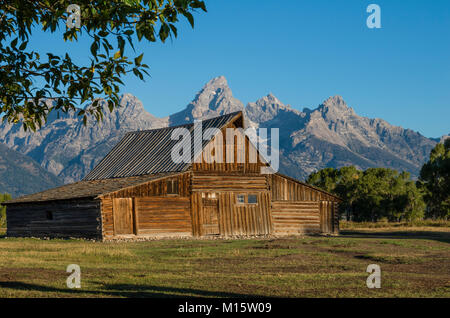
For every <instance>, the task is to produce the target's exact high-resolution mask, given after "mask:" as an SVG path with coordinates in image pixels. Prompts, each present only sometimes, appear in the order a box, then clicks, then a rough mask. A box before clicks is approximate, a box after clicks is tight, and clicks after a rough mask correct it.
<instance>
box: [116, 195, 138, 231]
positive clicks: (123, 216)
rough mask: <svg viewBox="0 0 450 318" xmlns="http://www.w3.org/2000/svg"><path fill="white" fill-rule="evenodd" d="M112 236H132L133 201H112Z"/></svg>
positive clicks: (128, 199) (126, 199)
mask: <svg viewBox="0 0 450 318" xmlns="http://www.w3.org/2000/svg"><path fill="white" fill-rule="evenodd" d="M113 213H114V235H124V234H133V233H134V231H133V200H132V199H131V198H125V199H113Z"/></svg>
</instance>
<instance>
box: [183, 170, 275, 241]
mask: <svg viewBox="0 0 450 318" xmlns="http://www.w3.org/2000/svg"><path fill="white" fill-rule="evenodd" d="M191 189H192V195H191V202H192V221H193V224H192V230H193V235H194V236H203V235H204V233H203V231H202V220H203V219H204V218H203V214H202V213H203V197H205V196H206V195H208V194H215V196H216V198H217V200H218V222H219V231H220V235H222V236H235V235H267V234H270V233H271V232H272V219H271V211H270V192H269V191H268V189H269V187H268V184H267V177H266V176H265V175H261V174H232V173H227V174H221V173H204V172H202V173H201V172H194V173H193V175H192V187H191ZM238 194H243V195H245V196H248V195H249V194H255V195H257V197H258V203H257V204H248V203H246V204H237V202H236V196H237V195H238ZM202 196H203V197H202Z"/></svg>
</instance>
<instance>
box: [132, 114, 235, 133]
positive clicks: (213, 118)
mask: <svg viewBox="0 0 450 318" xmlns="http://www.w3.org/2000/svg"><path fill="white" fill-rule="evenodd" d="M238 113H242V110H239V111H235V112H232V113H228V114H224V115H220V116H216V117H211V118H208V119H202V121H209V120H216V119H218V118H222V117H225V116H235V115H237V114H238ZM192 125H194V122H190V123H186V124H180V125H175V126H167V127H160V128H154V129H145V130H134V131H129V132H127V133H126V135H128V134H139V133H145V132H151V131H158V130H165V129H175V128H181V127H189V126H192Z"/></svg>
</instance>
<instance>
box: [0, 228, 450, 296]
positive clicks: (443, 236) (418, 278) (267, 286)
mask: <svg viewBox="0 0 450 318" xmlns="http://www.w3.org/2000/svg"><path fill="white" fill-rule="evenodd" d="M432 229H433V231H429V230H426V231H425V230H421V231H412V230H408V231H405V229H404V228H397V229H396V230H387V229H386V228H385V229H382V228H375V229H364V230H345V231H343V232H342V235H341V236H339V237H287V238H277V239H260V240H256V239H253V240H160V241H151V242H122V243H112V242H110V243H101V242H91V241H82V240H50V241H45V240H37V239H10V238H0V255H1V257H0V297H80V296H84V297H177V296H200V297H246V296H280V297H450V245H449V243H450V229H449V228H443V227H439V228H437V227H432ZM437 229H439V231H437ZM73 263H74V264H79V265H80V266H81V272H82V276H81V277H82V288H81V289H80V290H71V289H68V288H67V287H66V278H67V276H68V275H69V274H68V273H66V272H65V270H66V267H67V265H69V264H73ZM372 263H375V264H378V265H380V266H381V270H382V288H381V289H376V290H374V289H368V288H367V287H366V278H367V276H368V273H366V268H367V265H369V264H372Z"/></svg>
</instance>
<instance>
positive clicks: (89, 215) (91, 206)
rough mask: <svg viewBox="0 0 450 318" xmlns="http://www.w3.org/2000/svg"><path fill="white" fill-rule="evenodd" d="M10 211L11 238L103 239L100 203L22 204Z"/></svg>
mask: <svg viewBox="0 0 450 318" xmlns="http://www.w3.org/2000/svg"><path fill="white" fill-rule="evenodd" d="M7 209H8V217H7V236H9V237H41V238H42V237H59V238H69V237H77V238H92V239H100V238H101V237H102V229H101V221H100V220H101V214H100V201H99V200H94V199H77V200H64V201H47V202H32V203H20V204H10V205H8V207H7Z"/></svg>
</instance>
